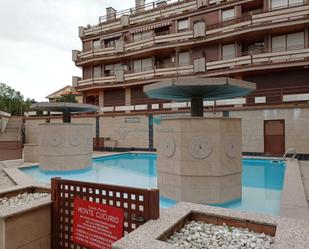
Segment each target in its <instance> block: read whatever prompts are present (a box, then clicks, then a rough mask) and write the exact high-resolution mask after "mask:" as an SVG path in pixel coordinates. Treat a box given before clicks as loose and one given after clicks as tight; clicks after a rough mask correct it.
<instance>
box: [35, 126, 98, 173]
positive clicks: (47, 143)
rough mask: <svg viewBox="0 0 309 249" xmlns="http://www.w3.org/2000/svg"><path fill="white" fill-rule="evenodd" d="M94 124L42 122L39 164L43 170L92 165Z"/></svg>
mask: <svg viewBox="0 0 309 249" xmlns="http://www.w3.org/2000/svg"><path fill="white" fill-rule="evenodd" d="M92 131H93V125H92V124H76V123H74V124H73V123H62V124H53V123H49V124H48V123H46V124H40V125H39V129H38V140H39V141H38V146H39V148H40V149H39V164H40V168H41V169H42V170H47V171H48V170H76V169H84V168H87V167H89V166H91V165H92V147H93V141H92V140H93V134H92Z"/></svg>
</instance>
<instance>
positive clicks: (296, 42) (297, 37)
mask: <svg viewBox="0 0 309 249" xmlns="http://www.w3.org/2000/svg"><path fill="white" fill-rule="evenodd" d="M286 46H287V49H288V50H293V49H297V48H304V47H305V34H304V32H298V33H293V34H288V35H287V45H286Z"/></svg>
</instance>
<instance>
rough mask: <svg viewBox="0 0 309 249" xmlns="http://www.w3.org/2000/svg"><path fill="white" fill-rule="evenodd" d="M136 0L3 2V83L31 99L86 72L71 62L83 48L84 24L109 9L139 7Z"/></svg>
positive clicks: (0, 64)
mask: <svg viewBox="0 0 309 249" xmlns="http://www.w3.org/2000/svg"><path fill="white" fill-rule="evenodd" d="M134 4H135V1H134V0H0V82H3V83H6V84H8V85H10V86H11V87H13V88H15V89H16V90H18V91H21V93H22V94H23V95H24V96H25V97H29V98H34V99H36V100H37V101H46V99H45V97H46V96H47V95H48V94H50V93H52V92H54V91H56V90H58V89H60V88H61V87H63V86H65V85H71V82H72V80H71V79H72V76H73V75H77V76H80V75H81V70H80V69H79V68H77V67H75V66H74V63H73V62H72V60H71V54H72V52H71V51H72V49H78V50H80V49H81V42H80V40H79V38H78V26H86V25H87V24H88V23H89V24H92V25H93V24H96V23H97V22H98V18H99V16H101V15H105V8H106V7H109V6H112V7H114V8H115V9H117V10H123V9H127V8H130V7H133V6H134Z"/></svg>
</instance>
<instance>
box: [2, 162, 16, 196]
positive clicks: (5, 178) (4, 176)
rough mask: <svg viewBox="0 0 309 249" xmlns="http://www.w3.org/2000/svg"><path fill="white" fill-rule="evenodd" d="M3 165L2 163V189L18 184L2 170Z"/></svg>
mask: <svg viewBox="0 0 309 249" xmlns="http://www.w3.org/2000/svg"><path fill="white" fill-rule="evenodd" d="M2 167H3V165H2V164H0V190H1V189H4V188H8V187H11V186H14V185H16V184H15V183H14V182H13V181H12V180H11V178H10V177H8V175H7V174H6V173H5V172H4V171H3V170H2Z"/></svg>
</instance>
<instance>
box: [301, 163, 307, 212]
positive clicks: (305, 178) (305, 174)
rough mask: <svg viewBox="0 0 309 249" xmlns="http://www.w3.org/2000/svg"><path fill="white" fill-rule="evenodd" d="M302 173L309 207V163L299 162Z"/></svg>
mask: <svg viewBox="0 0 309 249" xmlns="http://www.w3.org/2000/svg"><path fill="white" fill-rule="evenodd" d="M299 165H300V173H301V176H302V180H303V185H304V189H305V194H306V197H307V202H308V206H309V161H299Z"/></svg>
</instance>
